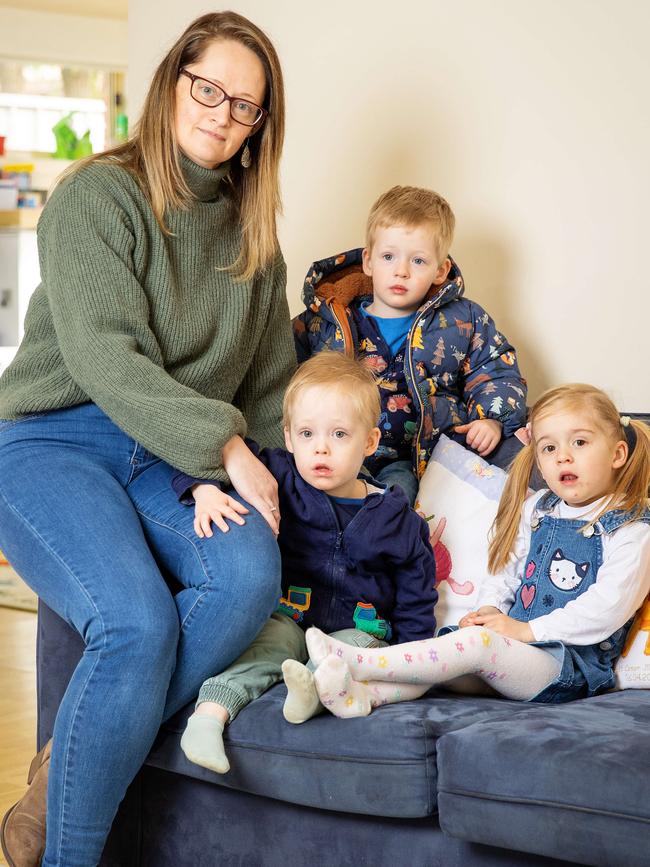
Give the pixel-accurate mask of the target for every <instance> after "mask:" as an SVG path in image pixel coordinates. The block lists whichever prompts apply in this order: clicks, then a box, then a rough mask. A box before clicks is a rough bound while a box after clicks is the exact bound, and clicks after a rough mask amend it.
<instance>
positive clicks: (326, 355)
mask: <svg viewBox="0 0 650 867" xmlns="http://www.w3.org/2000/svg"><path fill="white" fill-rule="evenodd" d="M312 386H323V387H325V388H333V389H338V390H339V391H341V392H343V393H345V395H346V396H347V397H349V398H350V399H351V401H352V403H353V405H354V408H355V411H356V413H357V414H358V416H359V418H360V419H361V421H362V422H363V423H364V425H365V426H366V427H367V428H368V430H370V429H371V428H373V427H376V426H377V421H378V420H379V414H380V412H381V404H380V400H379V389H378V388H377V384H376V382H375V378H374V376H373V374H372V372H371V370H370V368H368V367H366V365H365V364H363V362H361V361H357V360H356V359H354V358H350V357H349V356H347V355H343V353H341V352H332V351H331V350H324V351H323V352H319V353H318V354H317V355H313V356H312V357H311V358H310V359H308V360H307V361H305V362H304V364H301V365H300V367H299V368H298V370H297V371H296V372H295V373H294V375H293V376H292V377H291V381H290V382H289V385H288V386H287V390H286V392H285V394H284V403H283V404H282V419H283V422H284V426H285V428H288V427H289V426H290V424H291V414H292V412H293V407H294V405H295V403H296V400H297V399H298V397H299V396H300V394H301V392H302V391H304V390H305V389H306V388H310V387H312Z"/></svg>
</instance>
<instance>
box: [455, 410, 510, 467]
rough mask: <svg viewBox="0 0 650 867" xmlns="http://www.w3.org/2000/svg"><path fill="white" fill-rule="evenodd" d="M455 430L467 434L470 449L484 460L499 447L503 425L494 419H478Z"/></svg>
mask: <svg viewBox="0 0 650 867" xmlns="http://www.w3.org/2000/svg"><path fill="white" fill-rule="evenodd" d="M454 430H455V431H456V433H459V434H465V443H466V444H467V446H468V448H470V449H474V451H475V452H478V453H479V455H480V456H481V457H482V458H484V457H485V456H486V455H489V454H490V452H493V451H494V449H495V448H496V447H497V446H498V444H499V441H500V439H501V431H502V430H503V425H502V424H501V422H500V421H497V420H496V419H494V418H477V419H475V420H474V421H470V422H468V424H459V425H456V427H455V428H454Z"/></svg>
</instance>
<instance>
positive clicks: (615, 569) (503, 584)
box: [477, 491, 650, 645]
mask: <svg viewBox="0 0 650 867" xmlns="http://www.w3.org/2000/svg"><path fill="white" fill-rule="evenodd" d="M545 493H546V491H536V492H535V493H534V494H532V495H531V496H530V497H528V499H527V500H526V502H525V503H524V508H523V513H522V519H521V522H520V524H519V531H518V533H517V539H516V541H515V548H514V551H513V554H512V555H511V557H510V562H509V563H508V565H507V566H506V568H505V569H504V570H503V571H502V572H499V573H497V574H496V575H488V577H487V578H486V580H485V581H484V582H483V585H482V587H481V590H480V592H479V597H478V601H477V607H478V608H480V607H481V606H483V605H494V606H495V607H496V608H498V609H499V610H500V611H502V612H503V613H504V614H507V613H508V612H509V611H510V608H511V607H512V605H513V603H514V601H515V595H516V592H517V590H518V589H519V586H520V584H521V582H522V580H523V571H524V567H525V565H526V558H527V555H528V551H529V549H530V537H531V533H532V530H531V526H530V522H531V517H532V514H533V511H534V509H535V505H536V503H537V502H538V501H539V500H540V498H541V497H542V496H543V495H544V494H545ZM604 502H605V501H604V499H601V500H598V501H597V502H595V503H590V504H589V505H588V506H568V505H567V504H566V503H565V502H564V501H563V500H560V501H559V502H558V504H557V505H556V506H555V507H554V508H553V509H552V510H551V512H550V514H551V515H552V516H553V517H555V518H568V519H570V520H583V521H588V520H590V518H592V517H593V516H594V515H595V514H596V513H597V512H598V510H599V509H600V508H601V507H602V506H603V504H604ZM601 540H602V546H603V562H602V565H601V567H600V569H599V570H598V573H597V575H596V580H595V581H594V583H593V584H592V585H591V586H590V587H589V588H588V589H587V590H585V592H584V593H582V594H581V595H580V596H578V597H577V598H576V599H573V600H572V601H571V602H568V603H567V604H566V605H565V606H564V608H557V609H555V610H554V611H551V612H550V613H549V614H545V615H543V616H542V617H535V618H533V619H532V620H529V621H528V625H529V626H530V628H531V630H532V632H533V635H534V636H535V641H554V640H555V641H563V642H564V643H565V644H579V645H587V644H598V643H599V642H600V641H604V640H605V639H606V638H609V636H610V635H612V634H613V633H614V632H616V630H617V629H620V627H621V626H623V624H624V623H626V622H627V621H628V620H629V618H630V617H632V615H633V614H634V613H635V612H636V611H637V610H638V609H639V607H640V606H641V604H642V603H643V600H644V599H645V597H646V596H647V594H648V591H649V590H650V524H646V523H642V522H641V521H635V522H634V523H631V524H625V525H624V526H622V527H620V528H619V529H618V530H616V532H614V533H611V534H608V533H603V534H602V535H601Z"/></svg>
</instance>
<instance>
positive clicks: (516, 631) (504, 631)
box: [474, 611, 535, 643]
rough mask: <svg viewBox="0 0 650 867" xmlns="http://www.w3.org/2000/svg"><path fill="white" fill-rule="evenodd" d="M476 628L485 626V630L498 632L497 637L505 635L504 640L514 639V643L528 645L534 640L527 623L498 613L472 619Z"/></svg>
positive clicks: (480, 615) (481, 615)
mask: <svg viewBox="0 0 650 867" xmlns="http://www.w3.org/2000/svg"><path fill="white" fill-rule="evenodd" d="M474 624H475V625H476V626H485V627H486V628H487V629H492V630H493V631H494V632H498V633H499V635H505V637H506V638H514V639H515V640H516V641H523V642H525V643H528V642H530V641H534V640H535V636H534V635H533V630H532V629H531V628H530V626H529V625H528V624H527V623H523V622H522V621H521V620H513V618H512V617H508V615H507V614H502V613H501V612H500V611H499V612H498V613H497V614H479V615H478V616H477V617H475V618H474Z"/></svg>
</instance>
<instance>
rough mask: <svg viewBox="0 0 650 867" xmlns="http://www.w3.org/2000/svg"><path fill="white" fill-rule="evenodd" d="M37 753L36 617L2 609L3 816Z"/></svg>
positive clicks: (0, 759)
mask: <svg viewBox="0 0 650 867" xmlns="http://www.w3.org/2000/svg"><path fill="white" fill-rule="evenodd" d="M35 752H36V614H33V613H31V612H29V611H16V610H14V609H11V608H0V817H2V816H4V814H5V812H6V811H7V810H8V809H9V807H11V805H12V804H14V803H15V802H16V801H17V800H18V799H19V798H20V797H21V796H22V794H23V792H24V791H25V788H26V780H27V769H28V768H29V763H30V762H31V760H32V758H33V756H34V753H35ZM0 864H3V865H4V864H6V861H5V860H4V859H3V857H2V852H1V850H0Z"/></svg>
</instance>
